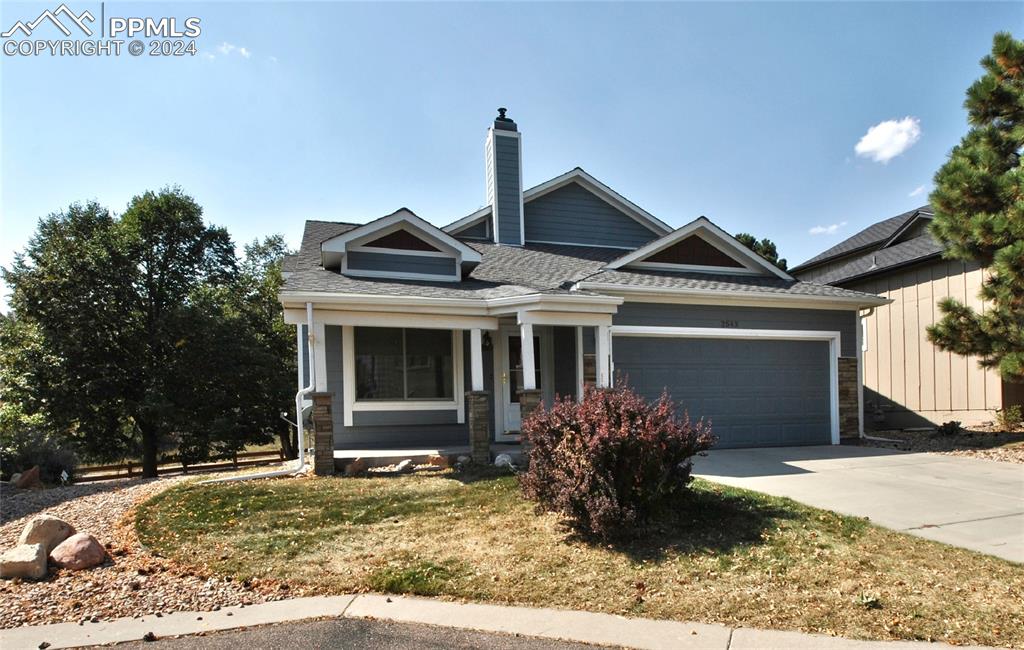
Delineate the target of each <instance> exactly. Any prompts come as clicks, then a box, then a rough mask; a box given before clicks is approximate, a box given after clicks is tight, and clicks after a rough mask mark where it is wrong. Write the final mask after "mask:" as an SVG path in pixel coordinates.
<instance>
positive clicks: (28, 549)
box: [0, 544, 46, 580]
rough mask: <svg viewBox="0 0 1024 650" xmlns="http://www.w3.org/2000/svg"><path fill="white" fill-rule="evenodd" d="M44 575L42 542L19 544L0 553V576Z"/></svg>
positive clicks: (44, 554)
mask: <svg viewBox="0 0 1024 650" xmlns="http://www.w3.org/2000/svg"><path fill="white" fill-rule="evenodd" d="M45 577H46V547H44V546H43V545H42V544H19V545H18V546H15V547H14V548H12V549H11V550H9V551H6V552H5V553H4V554H3V555H0V578H31V579H32V580H39V579H40V578H45Z"/></svg>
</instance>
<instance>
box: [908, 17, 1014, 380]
mask: <svg viewBox="0 0 1024 650" xmlns="http://www.w3.org/2000/svg"><path fill="white" fill-rule="evenodd" d="M981 65H982V67H983V68H984V69H985V74H984V75H983V76H982V77H981V78H979V79H978V80H977V81H975V82H974V83H973V84H972V85H971V87H970V88H968V89H967V98H966V100H965V101H964V107H965V108H966V109H967V116H968V122H969V123H970V126H971V129H970V131H968V133H967V135H965V136H964V138H963V140H962V141H961V142H960V144H958V145H957V146H955V147H954V148H953V150H952V151H951V152H950V154H949V159H948V160H947V161H946V163H945V164H944V165H943V166H942V167H941V168H940V169H939V171H938V172H936V174H935V190H934V191H933V192H932V194H931V197H930V200H931V204H932V207H933V209H934V211H935V218H934V220H933V221H932V224H931V232H932V234H933V235H934V236H935V237H936V238H937V239H938V240H939V241H941V242H942V244H943V245H944V246H945V249H946V252H945V255H946V256H947V257H949V258H951V259H958V260H964V261H976V262H978V263H979V264H981V265H982V266H984V267H987V268H988V271H989V274H988V277H986V279H985V282H984V283H983V285H982V288H981V292H980V297H981V299H982V300H984V301H985V302H986V309H985V311H984V312H983V313H979V312H977V311H975V310H974V309H972V308H970V307H968V306H966V305H964V304H963V303H961V302H959V301H958V300H956V299H954V298H946V299H945V300H944V301H943V302H942V303H941V304H940V307H941V309H942V313H943V318H942V320H941V321H939V322H938V323H936V324H935V325H933V326H931V327H929V328H928V337H929V339H930V340H931V341H932V342H933V343H935V344H936V345H938V346H939V347H940V348H941V349H943V350H950V351H952V352H955V353H957V354H961V355H976V356H978V357H979V358H980V363H981V365H982V366H983V367H987V368H998V369H999V372H1000V374H1001V375H1002V376H1003V378H1005V379H1007V380H1009V381H1018V382H1019V381H1024V167H1022V164H1021V154H1022V150H1024V42H1021V41H1017V40H1015V39H1014V38H1013V37H1012V36H1011V35H1010V34H1007V33H999V34H996V36H995V38H994V42H993V46H992V53H991V54H990V55H988V56H986V57H985V58H983V59H982V60H981Z"/></svg>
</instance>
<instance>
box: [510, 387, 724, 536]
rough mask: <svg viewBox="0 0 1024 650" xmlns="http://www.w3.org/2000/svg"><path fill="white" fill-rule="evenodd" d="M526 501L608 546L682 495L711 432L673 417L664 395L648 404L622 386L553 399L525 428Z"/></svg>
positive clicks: (710, 440) (705, 426)
mask: <svg viewBox="0 0 1024 650" xmlns="http://www.w3.org/2000/svg"><path fill="white" fill-rule="evenodd" d="M522 429H523V439H524V441H525V442H527V443H529V452H528V453H529V466H528V468H527V470H526V472H524V473H523V474H522V475H521V476H520V484H521V486H522V489H523V494H524V495H525V496H526V497H527V498H529V499H531V500H534V501H536V502H537V503H538V506H539V507H541V508H544V509H546V510H551V511H554V512H558V513H561V514H562V515H564V516H565V517H566V518H567V519H568V520H569V523H570V524H571V525H572V526H573V527H574V528H576V529H577V530H578V531H580V532H582V533H585V534H592V535H595V536H597V537H600V538H604V539H608V538H610V537H614V536H617V535H619V534H621V533H627V532H629V531H630V530H631V529H633V528H634V527H635V526H636V525H637V524H638V523H642V522H643V521H644V520H645V519H647V518H648V517H649V515H650V514H651V512H652V508H654V507H655V506H657V505H658V504H660V503H664V502H665V501H666V500H667V499H670V498H672V497H674V496H676V495H678V494H679V493H680V492H681V491H682V490H685V489H686V486H687V484H689V482H690V470H691V469H692V461H691V459H692V458H693V456H694V455H695V454H698V453H700V452H702V451H706V450H707V449H710V448H711V446H712V445H713V444H714V442H715V438H714V436H712V435H711V427H710V425H709V424H707V423H705V422H704V421H703V420H700V421H698V422H696V423H693V422H691V421H690V418H689V415H688V414H685V413H684V415H683V417H682V418H678V417H676V407H675V404H674V403H673V402H672V400H671V399H669V397H668V395H667V394H663V395H662V396H661V399H659V400H658V401H657V402H655V403H650V402H648V401H647V400H645V399H644V398H643V397H641V396H640V395H638V394H636V393H635V392H633V390H631V389H630V388H628V387H627V386H625V385H621V384H620V385H618V386H616V387H615V388H611V389H608V388H606V389H598V388H588V389H587V390H586V392H585V394H584V396H583V399H582V400H581V401H579V402H577V401H576V400H573V399H557V400H555V403H554V405H553V406H552V407H551V408H550V409H545V408H543V407H541V408H538V409H537V410H536V411H535V412H534V413H533V415H532V416H530V417H529V418H527V419H526V421H525V422H523V427H522Z"/></svg>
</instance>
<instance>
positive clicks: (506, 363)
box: [499, 329, 543, 434]
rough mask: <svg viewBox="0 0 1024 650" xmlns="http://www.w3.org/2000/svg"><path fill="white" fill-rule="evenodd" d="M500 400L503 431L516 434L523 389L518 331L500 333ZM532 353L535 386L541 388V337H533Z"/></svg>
mask: <svg viewBox="0 0 1024 650" xmlns="http://www.w3.org/2000/svg"><path fill="white" fill-rule="evenodd" d="M500 339H501V354H499V356H500V357H501V400H502V412H503V413H504V414H505V415H504V420H505V422H504V424H505V427H504V431H502V432H501V433H505V434H508V433H510V432H518V431H519V428H520V421H521V416H520V412H519V391H520V390H522V388H523V353H522V346H521V339H520V337H519V330H517V329H516V330H502V331H501V336H500ZM533 353H534V357H536V358H535V359H534V367H535V369H536V370H535V375H534V376H535V377H536V382H537V383H536V386H537V388H538V389H539V388H541V383H540V378H541V363H540V359H542V358H543V355H542V353H541V337H540V336H534V337H533Z"/></svg>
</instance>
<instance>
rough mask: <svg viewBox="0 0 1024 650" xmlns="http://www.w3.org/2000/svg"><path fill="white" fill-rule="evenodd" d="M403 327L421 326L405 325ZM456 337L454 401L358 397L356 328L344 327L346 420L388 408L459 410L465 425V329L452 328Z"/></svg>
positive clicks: (460, 421)
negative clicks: (463, 336)
mask: <svg viewBox="0 0 1024 650" xmlns="http://www.w3.org/2000/svg"><path fill="white" fill-rule="evenodd" d="M402 329H417V328H415V327H403V328H402ZM451 336H452V383H453V387H452V399H451V400H362V401H359V400H357V399H356V364H355V329H354V326H353V325H344V326H342V328H341V363H342V376H343V382H344V396H343V400H344V422H345V426H346V427H351V426H354V419H355V418H354V416H353V413H356V412H359V413H367V412H388V411H457V416H456V422H457V423H458V424H465V422H466V410H465V408H464V403H465V388H464V384H465V377H464V376H463V375H464V374H465V368H463V349H462V347H463V346H462V330H458V329H453V330H451Z"/></svg>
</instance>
